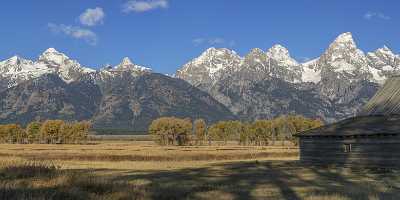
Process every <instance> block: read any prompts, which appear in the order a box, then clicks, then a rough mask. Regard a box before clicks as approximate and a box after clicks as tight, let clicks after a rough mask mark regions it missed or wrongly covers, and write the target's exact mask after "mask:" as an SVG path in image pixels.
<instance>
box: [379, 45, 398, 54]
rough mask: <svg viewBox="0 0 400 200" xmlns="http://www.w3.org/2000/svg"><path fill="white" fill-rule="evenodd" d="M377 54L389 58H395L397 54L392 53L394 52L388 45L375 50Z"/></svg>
mask: <svg viewBox="0 0 400 200" xmlns="http://www.w3.org/2000/svg"><path fill="white" fill-rule="evenodd" d="M375 53H379V54H383V55H389V56H395V54H394V53H393V52H392V50H391V49H390V48H389V47H387V46H386V45H383V47H381V48H379V49H377V50H375Z"/></svg>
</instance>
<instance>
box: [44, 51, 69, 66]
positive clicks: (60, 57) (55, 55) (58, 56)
mask: <svg viewBox="0 0 400 200" xmlns="http://www.w3.org/2000/svg"><path fill="white" fill-rule="evenodd" d="M66 60H69V57H68V56H66V55H65V54H63V53H60V52H59V51H57V50H56V49H54V48H48V49H46V50H45V51H44V52H43V53H42V54H41V55H40V56H39V59H38V62H43V63H47V64H51V65H53V66H54V65H57V66H59V65H62V64H65V61H66Z"/></svg>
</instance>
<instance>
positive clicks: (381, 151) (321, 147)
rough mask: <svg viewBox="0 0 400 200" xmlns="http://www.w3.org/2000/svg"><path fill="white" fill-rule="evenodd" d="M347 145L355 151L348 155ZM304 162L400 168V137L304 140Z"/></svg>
mask: <svg viewBox="0 0 400 200" xmlns="http://www.w3.org/2000/svg"><path fill="white" fill-rule="evenodd" d="M345 144H351V151H349V152H345ZM300 160H301V161H302V162H308V163H316V164H335V165H354V166H358V167H363V166H365V167H368V166H370V167H394V168H400V136H398V135H397V136H374V137H371V138H369V137H361V138H353V139H344V138H325V137H320V138H300Z"/></svg>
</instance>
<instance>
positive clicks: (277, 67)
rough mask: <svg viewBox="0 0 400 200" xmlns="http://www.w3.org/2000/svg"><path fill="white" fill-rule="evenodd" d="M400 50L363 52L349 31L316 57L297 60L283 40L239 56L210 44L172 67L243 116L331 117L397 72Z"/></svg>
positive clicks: (355, 108)
mask: <svg viewBox="0 0 400 200" xmlns="http://www.w3.org/2000/svg"><path fill="white" fill-rule="evenodd" d="M399 68H400V56H399V55H396V54H394V53H393V52H392V51H391V50H390V49H389V48H388V47H386V46H384V47H382V48H380V49H377V50H376V51H375V52H370V53H367V54H365V53H364V52H363V51H361V50H360V49H358V48H357V45H356V43H355V41H354V39H353V36H352V34H351V33H343V34H341V35H339V36H338V37H337V38H336V39H335V40H334V41H333V42H332V43H331V44H330V45H329V47H328V48H327V49H326V50H325V52H324V53H323V54H322V55H321V56H320V57H318V58H316V59H313V60H311V61H308V62H305V63H299V62H297V61H296V60H295V59H293V58H292V57H291V56H290V53H289V51H288V50H287V49H286V48H285V47H283V46H282V45H279V44H278V45H274V46H273V47H272V48H270V49H268V50H267V51H266V52H264V51H263V50H261V49H257V48H256V49H253V50H251V51H250V53H248V54H247V55H246V56H244V57H241V56H239V55H238V54H237V53H236V52H234V51H232V50H229V49H225V48H222V49H216V48H210V49H208V50H207V51H205V52H204V53H203V54H201V55H200V56H199V57H198V58H195V59H193V60H192V61H190V62H189V63H187V64H185V65H183V66H182V67H181V69H179V70H178V71H177V73H176V76H177V77H178V78H181V79H184V80H186V81H188V82H189V83H191V84H192V85H193V86H195V87H198V88H200V89H201V90H203V91H205V92H207V93H209V94H210V95H211V96H213V97H214V98H215V99H216V100H218V101H219V102H221V103H222V104H224V105H225V106H226V107H228V108H229V109H230V110H231V111H232V112H233V113H234V114H235V115H237V116H238V117H239V118H241V119H262V118H272V117H276V116H278V115H282V114H301V115H305V116H307V117H313V118H321V119H323V120H324V121H326V122H333V121H336V120H340V119H344V118H347V117H350V116H354V115H355V114H356V113H357V112H359V110H360V108H361V107H362V105H364V104H365V103H366V102H367V101H368V99H370V98H371V97H372V96H373V95H374V94H375V92H376V91H377V89H378V88H379V87H380V85H381V84H383V83H384V82H385V80H386V79H387V78H388V77H390V76H392V75H394V74H397V73H398V72H399V70H400V69H399Z"/></svg>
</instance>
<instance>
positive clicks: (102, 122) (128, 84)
mask: <svg viewBox="0 0 400 200" xmlns="http://www.w3.org/2000/svg"><path fill="white" fill-rule="evenodd" d="M0 70H3V71H2V72H6V73H2V76H1V77H0V80H1V81H2V83H4V85H2V86H3V88H2V90H1V91H0V123H15V122H17V123H22V124H26V123H28V122H30V121H33V120H45V119H64V120H71V121H72V120H90V121H91V122H92V123H93V125H94V127H95V128H98V129H113V130H115V129H118V130H132V131H145V130H146V129H147V127H148V125H149V123H151V121H152V120H153V119H156V118H158V117H160V116H177V117H190V118H192V119H196V118H203V119H206V121H208V122H215V121H218V120H221V119H235V118H236V117H235V116H234V115H233V114H232V113H231V112H230V111H229V110H228V109H227V108H226V107H225V106H223V105H222V104H221V103H219V102H218V101H216V100H215V99H214V98H212V97H211V96H210V95H209V94H207V93H205V92H203V91H201V90H199V89H197V88H196V87H193V86H192V85H190V84H189V83H187V82H185V81H183V80H180V79H176V78H171V77H168V76H165V75H161V74H157V73H153V72H152V71H151V69H150V68H146V67H142V66H139V65H136V64H133V63H132V62H131V60H130V59H129V58H124V59H123V61H122V62H121V63H120V64H119V65H117V66H114V67H111V66H107V67H105V68H103V69H101V70H98V71H95V70H91V69H88V68H84V67H82V66H81V65H80V64H79V63H78V62H76V61H73V60H71V59H69V58H68V57H67V56H65V55H64V54H62V53H59V52H57V51H56V50H54V49H49V50H47V51H45V52H44V53H43V54H42V55H41V56H40V57H39V59H38V60H37V61H29V60H25V59H22V58H19V57H13V58H11V59H8V60H6V61H4V62H1V63H0Z"/></svg>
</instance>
